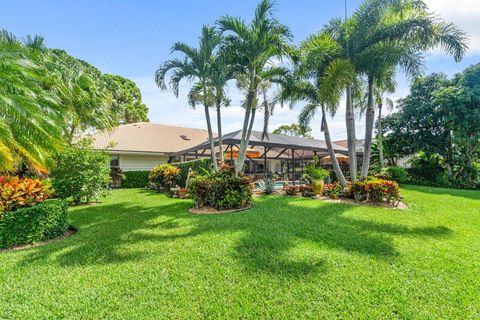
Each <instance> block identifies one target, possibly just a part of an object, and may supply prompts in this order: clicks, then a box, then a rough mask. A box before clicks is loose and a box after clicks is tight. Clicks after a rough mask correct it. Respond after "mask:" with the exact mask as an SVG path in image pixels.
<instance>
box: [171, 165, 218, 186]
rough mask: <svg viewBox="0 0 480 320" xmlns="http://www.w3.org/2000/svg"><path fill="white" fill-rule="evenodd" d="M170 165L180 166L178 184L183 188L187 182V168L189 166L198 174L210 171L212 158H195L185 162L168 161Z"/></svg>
mask: <svg viewBox="0 0 480 320" xmlns="http://www.w3.org/2000/svg"><path fill="white" fill-rule="evenodd" d="M170 164H171V165H172V166H175V167H177V168H180V178H179V186H180V187H182V188H184V187H185V184H186V183H187V176H188V169H189V168H191V169H192V170H193V171H195V172H196V173H198V174H200V175H204V174H206V173H210V172H211V171H212V167H213V165H212V160H211V159H210V158H204V159H195V160H190V161H185V162H174V163H170Z"/></svg>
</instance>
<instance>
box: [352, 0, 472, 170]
mask: <svg viewBox="0 0 480 320" xmlns="http://www.w3.org/2000/svg"><path fill="white" fill-rule="evenodd" d="M348 24H349V28H350V30H351V34H350V37H349V38H350V39H351V40H352V41H350V44H351V46H350V48H351V50H352V53H353V55H352V63H353V64H354V66H355V68H356V71H357V72H358V73H360V74H363V75H365V76H366V77H367V82H368V101H367V109H366V116H365V144H364V152H363V162H362V172H361V177H362V178H366V177H367V176H368V171H369V166H370V154H371V147H372V142H373V125H374V121H375V109H374V108H375V98H374V87H375V82H376V81H377V80H378V79H379V78H382V76H383V75H384V74H385V72H388V71H389V70H391V69H392V68H395V67H396V66H400V67H401V69H402V70H403V71H404V72H405V73H406V74H407V75H408V76H410V77H415V76H417V75H418V74H419V73H420V72H421V68H422V66H423V64H424V59H423V53H424V52H426V51H427V50H430V49H432V48H436V47H440V48H441V49H442V50H444V51H445V52H447V53H448V54H451V55H453V56H454V58H455V60H456V61H459V60H461V58H462V57H463V55H464V54H465V52H466V48H467V47H466V38H465V34H464V33H463V32H462V31H461V30H459V29H457V28H456V27H455V25H453V24H451V23H446V22H445V21H443V20H442V19H441V18H440V17H438V16H437V15H433V14H432V13H430V12H429V11H428V7H427V6H426V4H425V3H424V1H422V0H415V1H413V0H366V1H365V2H364V3H363V4H362V5H361V6H360V7H359V8H358V9H357V10H356V12H355V13H354V15H353V17H352V18H351V19H350V21H349V22H348Z"/></svg>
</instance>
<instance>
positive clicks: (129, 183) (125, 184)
mask: <svg viewBox="0 0 480 320" xmlns="http://www.w3.org/2000/svg"><path fill="white" fill-rule="evenodd" d="M147 185H148V171H125V172H123V178H122V185H121V187H122V188H145V187H146V186H147Z"/></svg>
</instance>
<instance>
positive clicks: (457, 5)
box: [425, 0, 480, 54]
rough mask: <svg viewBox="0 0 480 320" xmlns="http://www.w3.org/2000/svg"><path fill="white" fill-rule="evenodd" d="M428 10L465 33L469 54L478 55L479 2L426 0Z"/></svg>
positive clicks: (468, 0) (479, 38)
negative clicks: (467, 39)
mask: <svg viewBox="0 0 480 320" xmlns="http://www.w3.org/2000/svg"><path fill="white" fill-rule="evenodd" d="M425 2H426V3H427V4H428V7H429V8H430V10H432V11H434V12H435V13H436V14H439V15H440V16H441V17H442V18H444V19H445V20H447V21H449V22H453V23H455V24H456V25H457V26H458V27H459V28H460V29H462V30H463V31H465V32H466V33H467V35H468V38H469V54H478V53H480V27H479V25H478V19H479V17H480V1H479V0H456V1H454V0H426V1H425Z"/></svg>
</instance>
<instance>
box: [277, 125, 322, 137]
mask: <svg viewBox="0 0 480 320" xmlns="http://www.w3.org/2000/svg"><path fill="white" fill-rule="evenodd" d="M272 133H275V134H284V135H287V136H294V137H304V138H309V139H313V137H312V129H311V128H310V127H308V126H304V125H301V124H296V123H292V124H290V125H288V124H284V125H282V126H280V127H278V128H277V129H275V130H273V132H272Z"/></svg>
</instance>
